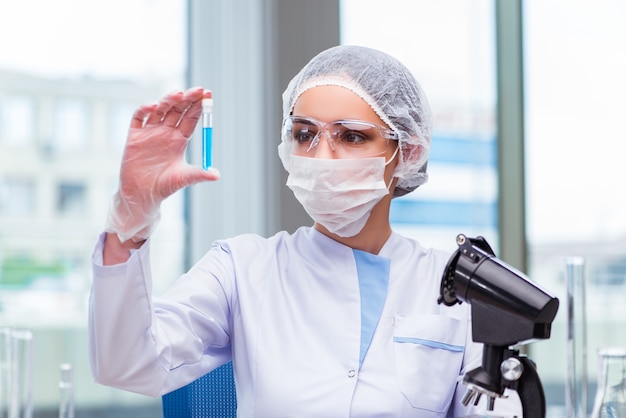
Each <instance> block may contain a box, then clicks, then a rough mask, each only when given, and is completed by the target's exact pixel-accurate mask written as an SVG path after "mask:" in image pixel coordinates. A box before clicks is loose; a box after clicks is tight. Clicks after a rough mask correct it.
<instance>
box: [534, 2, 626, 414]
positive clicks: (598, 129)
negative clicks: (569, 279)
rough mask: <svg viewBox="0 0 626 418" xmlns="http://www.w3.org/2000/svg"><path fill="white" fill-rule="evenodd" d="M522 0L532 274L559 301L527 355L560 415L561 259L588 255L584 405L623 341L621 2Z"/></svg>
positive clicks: (625, 86) (625, 224)
mask: <svg viewBox="0 0 626 418" xmlns="http://www.w3.org/2000/svg"><path fill="white" fill-rule="evenodd" d="M524 6H525V7H524V44H525V56H524V60H525V68H524V72H525V102H526V103H525V114H526V123H525V130H526V184H527V191H526V193H527V236H528V244H529V275H530V276H531V277H533V278H535V280H537V281H539V282H540V283H542V284H544V285H545V286H546V287H547V288H548V289H551V290H553V291H554V292H555V293H557V296H558V297H559V298H560V300H561V308H560V310H559V314H558V315H557V318H556V320H555V323H554V324H553V331H552V337H551V339H550V341H548V342H545V343H541V344H535V345H533V346H532V356H533V359H534V360H535V361H537V365H538V370H539V371H540V373H541V375H542V379H543V381H544V385H545V386H546V392H547V395H548V401H549V402H550V403H551V404H552V408H553V409H554V411H555V413H554V416H555V417H561V416H565V411H564V410H563V409H562V408H563V407H564V405H565V400H564V393H565V389H564V382H565V379H566V370H567V367H566V359H565V356H564V355H563V353H564V352H565V347H566V344H565V342H566V311H567V309H566V303H565V301H566V299H565V295H566V284H565V280H564V278H565V260H566V258H567V257H571V256H580V257H583V258H584V260H585V276H586V290H587V292H586V300H587V336H588V342H587V352H588V370H589V373H588V380H589V383H590V385H589V399H588V406H589V408H591V406H592V404H593V395H594V391H595V383H596V376H597V375H596V366H597V357H596V353H597V349H598V348H600V347H605V346H624V345H626V336H625V335H624V333H623V332H621V330H623V329H624V328H625V327H626V315H625V314H624V313H625V312H624V306H626V305H625V304H624V300H625V298H626V283H625V280H624V279H625V277H626V216H624V214H625V213H626V194H624V193H623V192H622V190H623V188H624V187H623V185H622V184H621V178H622V177H623V176H622V167H623V164H622V156H623V155H624V153H625V152H626V145H625V142H624V141H623V139H622V137H623V135H621V133H620V132H621V131H623V126H622V125H623V124H622V120H623V113H624V105H623V103H624V97H626V79H625V78H624V74H625V73H626V56H625V55H624V54H622V53H621V52H618V51H623V50H624V48H626V27H625V26H624V24H623V22H624V21H625V19H626V3H623V2H619V1H612V0H601V1H599V2H593V4H591V3H587V2H584V1H568V0H555V1H549V2H544V1H541V0H528V1H525V2H524ZM559 408H560V409H559Z"/></svg>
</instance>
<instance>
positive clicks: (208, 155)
mask: <svg viewBox="0 0 626 418" xmlns="http://www.w3.org/2000/svg"><path fill="white" fill-rule="evenodd" d="M212 165H213V95H212V94H211V95H209V96H208V97H207V98H205V99H202V168H203V169H205V170H206V169H208V168H209V167H211V166H212Z"/></svg>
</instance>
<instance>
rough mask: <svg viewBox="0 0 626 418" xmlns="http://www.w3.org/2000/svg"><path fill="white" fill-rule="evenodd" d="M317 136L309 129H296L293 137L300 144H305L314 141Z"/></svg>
mask: <svg viewBox="0 0 626 418" xmlns="http://www.w3.org/2000/svg"><path fill="white" fill-rule="evenodd" d="M313 138H315V132H311V131H310V130H308V129H304V130H299V131H294V133H293V139H294V141H296V142H297V143H299V144H304V143H308V142H311V141H313Z"/></svg>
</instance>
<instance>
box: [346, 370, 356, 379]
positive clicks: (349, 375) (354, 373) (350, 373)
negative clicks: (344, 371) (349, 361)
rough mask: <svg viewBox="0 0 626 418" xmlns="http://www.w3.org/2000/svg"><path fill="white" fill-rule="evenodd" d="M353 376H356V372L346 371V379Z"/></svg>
mask: <svg viewBox="0 0 626 418" xmlns="http://www.w3.org/2000/svg"><path fill="white" fill-rule="evenodd" d="M354 376H356V370H354V369H352V370H348V377H349V378H353V377H354Z"/></svg>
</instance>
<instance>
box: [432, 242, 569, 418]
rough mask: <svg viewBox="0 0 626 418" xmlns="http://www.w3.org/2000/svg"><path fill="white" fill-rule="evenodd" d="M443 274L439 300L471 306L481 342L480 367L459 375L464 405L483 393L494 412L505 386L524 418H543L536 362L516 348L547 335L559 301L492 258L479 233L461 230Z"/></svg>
mask: <svg viewBox="0 0 626 418" xmlns="http://www.w3.org/2000/svg"><path fill="white" fill-rule="evenodd" d="M456 243H457V245H458V247H459V248H458V250H457V251H455V252H454V253H453V254H452V256H451V258H450V260H449V261H448V264H447V266H446V269H445V271H444V273H443V277H442V280H441V289H440V293H441V295H440V297H439V300H438V302H439V303H440V304H441V303H443V304H445V305H447V306H453V305H455V304H457V303H462V302H466V303H468V304H470V305H471V313H472V338H473V340H474V341H475V342H480V343H483V357H482V365H481V366H480V367H478V368H476V369H473V370H470V371H469V372H467V373H466V374H465V376H464V377H463V383H464V384H465V385H466V386H467V388H468V389H467V392H466V394H465V396H464V398H463V404H464V405H465V406H467V405H469V404H470V402H472V400H474V404H476V405H477V404H478V402H479V400H480V399H481V397H482V396H483V395H485V396H487V408H488V410H489V411H493V409H494V404H495V401H496V399H497V398H501V397H503V394H504V390H505V389H507V388H508V389H512V390H515V391H516V392H517V393H518V395H519V398H520V400H521V403H522V408H523V417H524V418H543V417H545V416H546V400H545V394H544V391H543V386H542V384H541V380H540V379H539V375H538V373H537V370H536V367H535V364H534V363H533V362H532V361H531V360H530V359H529V358H528V357H526V356H525V355H523V354H520V351H519V350H518V349H516V348H515V347H516V346H519V345H522V344H526V343H529V342H533V341H536V340H541V339H548V338H550V328H551V325H552V321H553V320H554V317H555V316H556V313H557V310H558V308H559V300H558V299H557V298H556V297H554V296H552V295H550V294H549V293H548V292H546V291H545V290H542V289H541V288H539V287H538V286H537V285H536V284H534V283H532V282H531V281H530V280H529V279H528V278H527V277H526V276H525V275H524V274H523V273H521V272H519V271H517V270H516V269H515V268H513V267H511V266H509V265H507V264H506V263H504V262H503V261H501V260H499V259H498V258H496V256H495V254H494V252H493V250H492V249H491V247H490V246H489V244H488V243H487V241H486V240H485V239H484V238H483V237H480V236H479V237H476V238H469V237H466V236H465V235H463V234H460V235H458V236H457V238H456Z"/></svg>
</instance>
